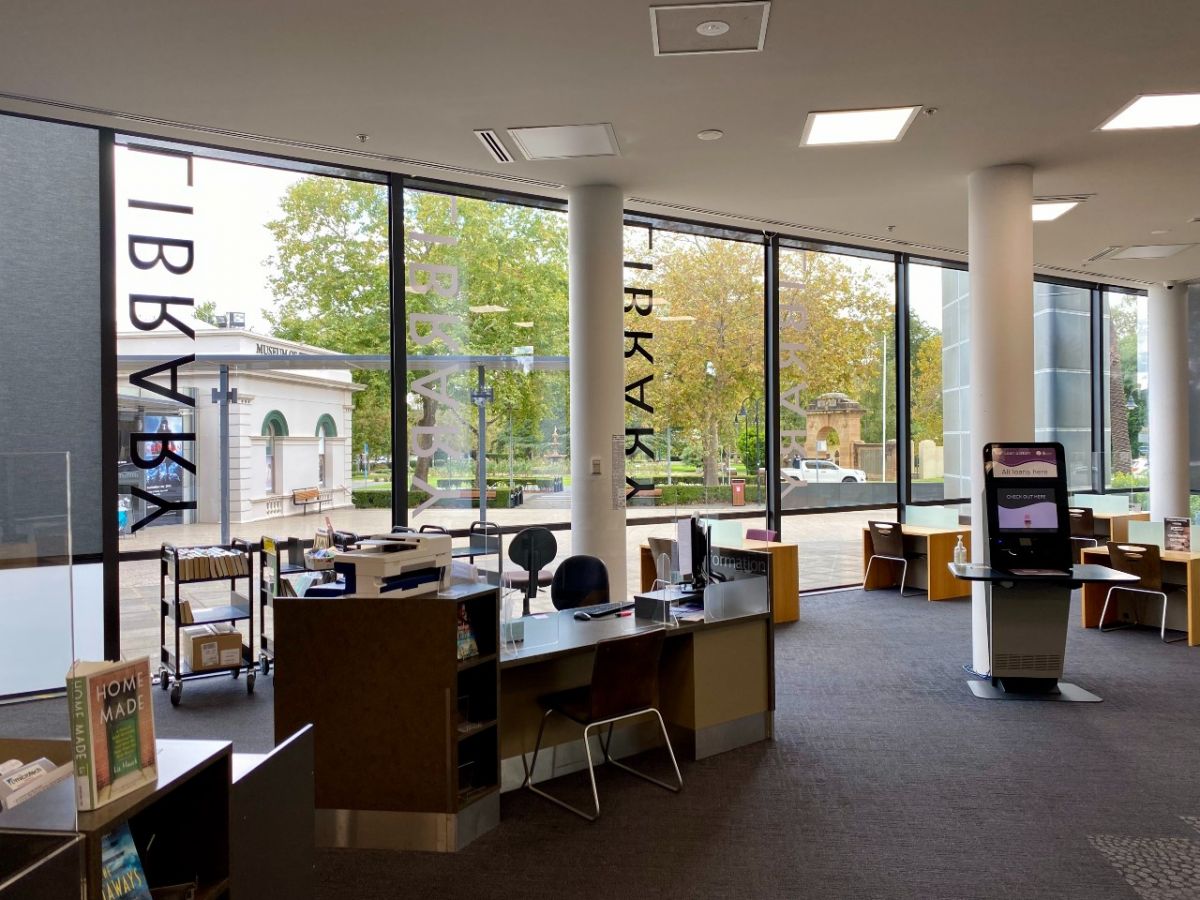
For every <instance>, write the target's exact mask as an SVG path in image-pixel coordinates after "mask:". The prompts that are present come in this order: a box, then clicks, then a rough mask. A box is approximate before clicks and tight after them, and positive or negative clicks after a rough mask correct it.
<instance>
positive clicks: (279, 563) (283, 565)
mask: <svg viewBox="0 0 1200 900" xmlns="http://www.w3.org/2000/svg"><path fill="white" fill-rule="evenodd" d="M259 546H260V549H259V551H258V666H259V671H260V672H261V673H262V674H263V675H269V674H270V672H271V666H272V664H273V663H274V662H275V638H274V635H273V634H272V635H268V634H267V610H271V614H272V617H273V616H274V612H275V600H276V599H277V598H279V597H295V596H297V594H296V593H295V591H294V589H293V590H291V591H288V590H286V589H284V583H285V581H287V576H289V575H299V574H302V573H305V572H321V573H322V574H323V576H324V577H323V579H322V580H323V581H331V580H333V579H334V578H335V577H336V574H335V572H334V570H333V560H332V559H329V560H327V561H325V562H321V561H315V560H313V559H312V558H311V557H309V556H308V555H307V554H306V552H305V548H304V542H303V541H302V540H301V539H300V538H297V537H289V538H285V539H283V540H280V539H279V538H272V537H267V536H266V535H264V536H263V538H262V542H261V544H260V545H259ZM329 546H332V538H331V537H330V536H329V534H328V532H327V531H326V530H325V529H317V539H316V541H314V543H313V547H314V549H320V548H321V547H329Z"/></svg>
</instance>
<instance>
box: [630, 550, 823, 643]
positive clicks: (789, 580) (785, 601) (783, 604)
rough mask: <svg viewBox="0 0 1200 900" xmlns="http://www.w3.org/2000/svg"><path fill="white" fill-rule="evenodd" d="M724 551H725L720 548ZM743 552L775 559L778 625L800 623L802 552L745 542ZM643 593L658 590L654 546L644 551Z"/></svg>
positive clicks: (773, 584)
mask: <svg viewBox="0 0 1200 900" xmlns="http://www.w3.org/2000/svg"><path fill="white" fill-rule="evenodd" d="M717 549H721V548H717ZM734 549H741V550H756V551H760V552H763V553H769V554H770V556H771V606H772V609H773V610H774V620H775V624H776V625H781V624H783V623H785V622H796V621H799V619H800V551H799V548H798V547H797V546H796V545H795V544H785V543H781V542H779V541H751V540H745V541H742V545H741V547H740V548H734ZM639 552H640V562H641V569H640V573H641V590H642V591H643V592H645V591H648V590H650V589H651V588H652V587H654V579H655V578H657V577H658V574H657V572H656V570H655V568H654V557H653V556H652V555H651V553H650V545H649V544H642V545H641V548H640V551H639Z"/></svg>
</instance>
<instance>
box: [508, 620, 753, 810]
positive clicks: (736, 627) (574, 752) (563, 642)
mask: <svg viewBox="0 0 1200 900" xmlns="http://www.w3.org/2000/svg"><path fill="white" fill-rule="evenodd" d="M550 615H551V616H554V617H556V618H557V620H558V626H559V630H558V642H557V643H556V644H553V645H549V646H543V647H540V648H539V647H533V648H531V649H530V650H528V651H525V650H519V651H515V652H514V651H513V650H512V649H511V648H510V647H506V648H505V649H504V650H503V651H502V653H501V662H500V671H501V678H500V756H501V758H502V760H503V763H502V766H503V770H504V771H503V775H502V785H503V787H504V788H505V789H507V788H513V787H516V786H518V785H519V784H520V781H521V779H522V777H523V774H524V765H523V761H526V762H527V761H528V758H529V755H530V754H531V753H532V751H533V747H534V742H535V740H536V739H537V733H538V727H539V725H540V724H541V721H542V710H541V708H540V707H539V705H538V703H537V698H538V697H540V696H543V695H545V694H548V693H551V692H553V691H558V690H563V689H565V688H571V687H577V686H579V685H584V684H587V683H589V681H590V679H591V674H592V660H593V657H594V655H595V654H594V648H595V645H596V642H597V641H601V640H605V639H607V638H613V637H620V636H622V635H631V634H637V633H639V632H643V631H651V630H654V629H657V628H661V627H662V626H661V625H655V624H650V623H648V622H646V621H645V620H639V619H637V618H635V617H634V616H628V617H625V618H615V617H605V618H602V619H596V620H593V621H590V622H580V621H578V620H576V619H575V618H574V614H573V613H572V612H571V611H570V610H564V611H563V612H561V613H551V614H550ZM773 642H774V632H773V627H772V623H771V619H770V615H769V614H768V613H766V612H762V613H755V614H750V615H745V616H739V617H735V618H729V619H724V620H721V621H717V622H704V623H698V624H685V625H680V626H678V627H673V628H668V629H667V631H666V643H665V645H664V647H663V655H662V661H661V663H660V666H659V710H660V712H661V713H662V716H663V719H664V720H665V721H666V723H667V727H668V729H669V730H670V733H671V741H672V744H673V745H674V748H675V752H676V754H682V755H684V756H690V757H691V758H693V759H703V758H705V757H708V756H713V755H715V754H717V753H722V752H724V751H726V750H731V749H734V748H735V747H741V746H746V745H747V744H751V743H754V742H757V741H761V740H766V739H768V738H770V737H771V736H772V734H773V728H774V709H775V682H774V677H775V669H774V643H773ZM580 738H581V732H580V729H579V727H578V726H576V725H574V724H572V723H569V722H567V721H565V720H563V719H562V718H561V717H557V716H552V717H551V718H550V720H549V721H548V722H547V724H546V731H545V735H544V737H543V738H542V746H543V752H542V753H541V754H540V755H539V756H538V772H537V773H536V775H537V780H541V779H542V778H549V777H556V776H558V775H562V774H566V773H567V772H571V771H575V770H577V769H580V768H583V765H584V754H583V744H582V741H581V740H580ZM613 742H614V747H615V750H614V752H615V753H616V754H617V755H627V754H630V753H635V752H639V751H640V750H643V749H648V748H652V747H657V746H659V745H660V744H661V737H660V736H659V734H658V728H657V724H654V725H653V726H651V725H650V723H649V722H647V723H645V724H644V725H634V726H628V727H626V728H623V729H620V730H619V731H617V732H614V735H613ZM546 750H551V751H552V752H545V751H546ZM543 766H544V767H545V768H543Z"/></svg>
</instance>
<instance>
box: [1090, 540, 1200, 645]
mask: <svg viewBox="0 0 1200 900" xmlns="http://www.w3.org/2000/svg"><path fill="white" fill-rule="evenodd" d="M1126 527H1128V526H1126ZM1159 557H1160V558H1161V559H1162V579H1163V586H1164V587H1166V586H1167V585H1172V584H1173V585H1179V586H1180V587H1184V588H1186V589H1187V636H1188V639H1187V642H1188V646H1189V647H1195V646H1196V645H1197V644H1200V596H1198V595H1200V553H1185V552H1182V551H1180V550H1160V551H1159ZM1083 561H1084V562H1092V563H1100V564H1104V565H1107V563H1108V547H1085V548H1084V549H1083ZM1105 592H1106V589H1105V588H1104V587H1103V586H1101V585H1086V584H1085V585H1084V586H1083V599H1082V602H1081V603H1080V607H1081V610H1082V620H1083V621H1082V624H1083V627H1084V628H1099V627H1100V624H1101V623H1100V612H1101V610H1103V609H1104V595H1105ZM1133 596H1136V595H1130V594H1125V595H1123V596H1122V594H1120V593H1118V594H1115V595H1114V596H1113V603H1112V604H1111V605H1110V606H1109V611H1108V619H1107V620H1106V621H1105V623H1104V624H1108V622H1116V621H1118V617H1119V615H1120V608H1121V604H1120V602H1118V601H1119V600H1127V599H1129V598H1131V597H1133ZM1167 627H1171V626H1169V625H1168V626H1167Z"/></svg>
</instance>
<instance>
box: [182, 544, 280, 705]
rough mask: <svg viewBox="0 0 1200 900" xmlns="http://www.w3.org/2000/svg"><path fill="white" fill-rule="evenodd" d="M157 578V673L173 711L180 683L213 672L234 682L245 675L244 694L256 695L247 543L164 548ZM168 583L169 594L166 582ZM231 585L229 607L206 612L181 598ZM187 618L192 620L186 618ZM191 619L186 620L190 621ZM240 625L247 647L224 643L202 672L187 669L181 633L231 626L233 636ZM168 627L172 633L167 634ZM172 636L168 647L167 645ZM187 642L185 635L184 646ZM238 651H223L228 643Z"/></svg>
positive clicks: (229, 640)
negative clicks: (193, 588)
mask: <svg viewBox="0 0 1200 900" xmlns="http://www.w3.org/2000/svg"><path fill="white" fill-rule="evenodd" d="M159 556H160V560H159V566H160V573H159V606H160V618H159V636H160V639H161V644H162V666H161V668H160V669H159V687H161V688H162V689H163V690H164V691H165V690H167V689H168V687H169V688H170V691H171V705H172V706H178V705H179V702H180V700H181V699H182V697H183V682H184V680H185V679H187V678H192V677H196V676H198V675H208V674H211V673H213V672H221V671H225V672H229V673H230V674H231V675H232V676H233V677H234V678H235V679H236V678H237V677H238V676H239V675H241V673H242V671H243V670H245V671H246V693H248V694H252V693H254V667H255V664H256V662H257V660H256V659H255V655H254V604H253V603H252V602H251V600H250V592H251V589H250V584H251V574H250V573H251V569H250V560H251V547H250V544H249V543H248V542H246V541H242V540H238V539H236V538H235V539H234V540H233V542H232V543H230V544H227V545H212V546H206V547H176V546H174V545H173V544H163V545H162V549H161V551H160V554H159ZM168 580H169V581H170V593H169V594H168V589H167V582H168ZM243 580H244V581H245V589H244V590H239V589H238V582H240V581H243ZM220 581H228V582H229V596H228V602H227V603H223V604H220V605H217V606H209V607H205V608H201V607H198V606H196V607H193V605H192V603H191V600H190V599H189V598H187V597H185V596H183V595H182V594H181V591H180V589H181V588H184V587H186V586H187V585H195V584H206V583H213V582H220ZM189 612H190V616H189V615H188V613H189ZM188 619H190V620H188ZM238 622H246V623H247V625H248V628H249V634H248V637H247V639H246V641H245V642H242V641H241V637H240V634H239V637H238V638H237V639H236V640H234V639H233V638H232V637H228V638H223V639H221V640H222V643H221V645H220V648H221V649H219V650H218V652H217V654H216V658H215V659H213V660H211V664H209V661H205V663H204V664H203V665H202V666H200V667H193V666H191V665H189V664H188V662H187V660H186V659H185V657H184V654H183V653H182V652H181V645H182V641H181V639H180V632H181V631H182V630H183V629H184V628H186V627H188V626H191V625H216V626H220V625H229V626H233V628H234V633H237V631H236V625H237V623H238ZM168 627H169V629H170V631H169V633H168ZM169 636H170V638H171V641H170V642H169V641H168V637H169ZM186 639H187V636H186V634H185V636H184V640H186ZM231 642H232V643H234V644H237V645H238V646H240V648H241V649H240V651H239V652H237V653H236V654H234V653H232V648H230V649H225V647H224V645H225V644H227V643H231Z"/></svg>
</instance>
